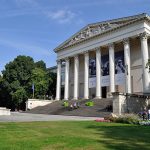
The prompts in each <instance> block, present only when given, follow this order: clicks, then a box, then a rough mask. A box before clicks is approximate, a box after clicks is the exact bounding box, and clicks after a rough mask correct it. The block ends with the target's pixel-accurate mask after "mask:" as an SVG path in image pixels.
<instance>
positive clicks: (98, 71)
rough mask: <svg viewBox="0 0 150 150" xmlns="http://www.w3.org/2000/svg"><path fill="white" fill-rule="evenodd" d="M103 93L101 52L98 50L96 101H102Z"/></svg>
mask: <svg viewBox="0 0 150 150" xmlns="http://www.w3.org/2000/svg"><path fill="white" fill-rule="evenodd" d="M101 95H102V91H101V50H100V48H97V49H96V99H100V98H101Z"/></svg>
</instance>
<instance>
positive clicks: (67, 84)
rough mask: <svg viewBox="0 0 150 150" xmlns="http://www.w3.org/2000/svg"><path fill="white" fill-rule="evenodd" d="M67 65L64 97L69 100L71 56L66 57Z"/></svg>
mask: <svg viewBox="0 0 150 150" xmlns="http://www.w3.org/2000/svg"><path fill="white" fill-rule="evenodd" d="M65 62H66V66H65V94H64V99H65V100H68V98H69V58H66V59H65Z"/></svg>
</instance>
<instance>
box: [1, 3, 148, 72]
mask: <svg viewBox="0 0 150 150" xmlns="http://www.w3.org/2000/svg"><path fill="white" fill-rule="evenodd" d="M149 6H150V1H149V0H0V71H2V70H3V69H4V66H5V64H6V63H9V62H10V61H12V60H13V59H14V58H15V57H16V56H18V55H27V56H31V57H33V58H34V60H35V61H38V60H43V61H44V62H45V63H46V65H47V67H51V66H54V65H56V54H55V53H54V52H53V49H54V48H55V47H57V46H58V45H59V44H60V43H62V42H63V41H65V40H66V39H67V38H69V37H70V36H71V35H72V34H74V33H75V32H77V31H78V30H80V29H81V28H82V27H84V26H85V25H87V24H89V23H94V22H99V21H104V20H108V19H113V18H118V17H124V16H130V15H136V14H139V13H143V12H145V13H148V14H150V7H149Z"/></svg>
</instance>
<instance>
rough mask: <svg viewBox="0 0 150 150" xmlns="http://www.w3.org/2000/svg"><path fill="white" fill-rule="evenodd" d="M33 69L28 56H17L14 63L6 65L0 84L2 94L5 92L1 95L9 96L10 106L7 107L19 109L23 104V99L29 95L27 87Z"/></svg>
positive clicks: (32, 62)
mask: <svg viewBox="0 0 150 150" xmlns="http://www.w3.org/2000/svg"><path fill="white" fill-rule="evenodd" d="M34 67H35V64H34V61H33V59H32V58H31V57H29V56H18V57H17V58H15V59H14V61H12V62H10V63H8V64H6V66H5V70H4V71H3V72H2V73H3V81H2V83H1V87H2V88H1V90H2V92H3V91H4V90H5V91H6V93H2V95H4V94H5V97H8V96H9V99H10V100H11V103H10V104H11V106H10V105H8V107H11V108H12V107H18V108H19V107H20V105H21V103H24V101H25V98H27V97H28V96H29V95H30V92H29V87H28V85H29V82H30V80H31V75H32V70H33V69H34ZM7 95H8V96H7ZM21 95H22V96H21ZM4 99H5V98H3V101H4ZM21 99H22V100H21ZM6 100H8V99H6ZM10 100H9V101H10ZM6 104H7V102H6ZM16 104H17V105H16Z"/></svg>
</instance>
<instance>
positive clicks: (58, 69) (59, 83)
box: [56, 60, 61, 100]
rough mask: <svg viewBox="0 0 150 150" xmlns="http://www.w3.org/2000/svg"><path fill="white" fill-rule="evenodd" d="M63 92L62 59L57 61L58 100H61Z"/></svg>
mask: <svg viewBox="0 0 150 150" xmlns="http://www.w3.org/2000/svg"><path fill="white" fill-rule="evenodd" d="M60 94H61V61H60V60H58V61H57V87H56V100H60Z"/></svg>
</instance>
